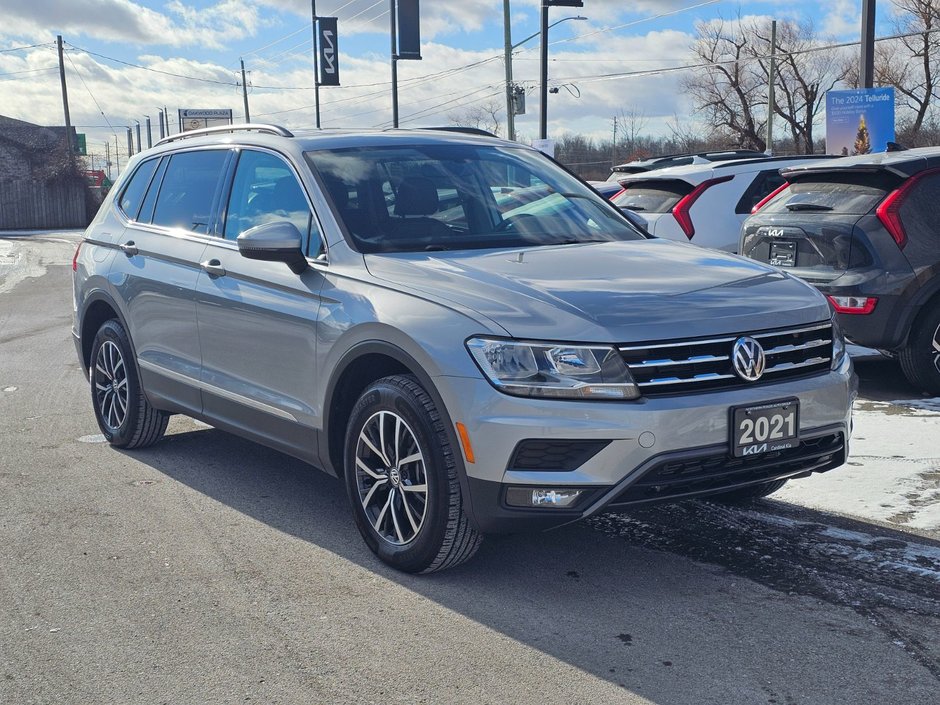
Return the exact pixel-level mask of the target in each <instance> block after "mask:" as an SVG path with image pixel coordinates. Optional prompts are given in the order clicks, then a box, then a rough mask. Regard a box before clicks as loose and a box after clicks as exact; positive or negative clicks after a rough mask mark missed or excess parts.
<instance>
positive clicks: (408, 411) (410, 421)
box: [344, 375, 482, 573]
mask: <svg viewBox="0 0 940 705" xmlns="http://www.w3.org/2000/svg"><path fill="white" fill-rule="evenodd" d="M396 424H398V425H396ZM383 428H384V429H389V430H390V432H392V431H391V430H392V429H394V431H393V434H394V439H389V438H388V437H386V436H384V435H382V436H381V438H380V437H379V436H380V433H383V432H384V431H383V430H382V429H383ZM373 438H374V439H375V440H372V439H373ZM382 440H384V444H383V443H382ZM397 443H400V444H401V448H399V447H398V446H397V445H393V444H397ZM379 446H382V454H381V455H380V454H379V452H378V449H379ZM344 451H345V452H344V458H345V469H346V473H345V475H346V490H347V493H348V495H349V501H350V504H351V505H352V512H353V517H354V518H355V521H356V526H357V527H358V529H359V532H360V533H361V534H362V537H363V539H365V542H366V544H367V545H368V546H369V548H370V549H371V550H372V552H373V553H375V555H376V556H378V557H379V558H380V559H381V560H382V561H383V562H385V563H387V564H388V565H390V566H392V567H393V568H396V569H398V570H401V571H404V572H407V573H431V572H434V571H437V570H443V569H446V568H453V567H454V566H457V565H459V564H461V563H463V562H464V561H466V560H467V559H469V558H470V557H472V556H473V554H474V553H476V551H477V549H478V548H479V547H480V543H481V541H482V537H481V536H480V534H479V533H478V532H477V531H476V530H475V529H474V528H473V527H472V526H470V523H469V521H468V519H467V517H466V515H465V514H464V511H463V498H462V496H461V491H460V481H459V480H458V478H457V464H456V460H455V457H454V448H453V447H452V446H451V443H450V440H449V438H448V435H447V429H446V428H445V425H444V421H443V419H442V418H441V414H440V412H439V411H438V409H437V407H436V406H435V404H434V402H433V401H432V400H431V397H430V396H429V395H428V393H427V392H426V391H425V390H424V388H422V387H421V385H420V384H419V383H418V381H417V380H416V379H415V378H414V377H412V376H410V375H395V376H392V377H385V378H383V379H380V380H378V381H377V382H375V383H374V384H372V385H371V386H370V387H369V388H368V389H366V391H365V392H364V393H363V394H362V396H361V397H360V398H359V401H358V402H357V403H356V406H355V407H354V408H353V410H352V414H351V416H350V419H349V425H348V427H347V430H346V443H345V449H344ZM415 456H420V460H417V459H416V460H411V461H408V460H407V459H408V458H414V457H415ZM357 459H358V460H359V461H360V464H357ZM402 461H405V462H402ZM367 470H369V472H368V473H367V472H366V471H367ZM422 486H423V487H424V496H423V498H422V496H421V490H420V488H421V487H422ZM381 507H384V509H383V508H381ZM396 509H397V511H396ZM399 515H400V521H399ZM406 519H407V520H408V522H406ZM409 523H410V525H409ZM402 527H403V528H402Z"/></svg>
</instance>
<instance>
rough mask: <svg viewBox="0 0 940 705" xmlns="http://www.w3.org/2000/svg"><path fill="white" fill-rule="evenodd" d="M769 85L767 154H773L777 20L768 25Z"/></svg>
mask: <svg viewBox="0 0 940 705" xmlns="http://www.w3.org/2000/svg"><path fill="white" fill-rule="evenodd" d="M769 73H770V85H769V86H768V87H767V145H766V152H767V154H770V155H772V154H773V153H774V108H775V106H776V105H777V97H776V95H774V91H775V89H776V87H775V85H774V84H775V83H776V82H777V20H774V21H773V22H771V23H770V72H769Z"/></svg>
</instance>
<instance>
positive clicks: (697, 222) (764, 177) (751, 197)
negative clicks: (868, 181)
mask: <svg viewBox="0 0 940 705" xmlns="http://www.w3.org/2000/svg"><path fill="white" fill-rule="evenodd" d="M825 158H826V157H825V156H822V155H806V156H792V157H762V158H755V159H740V160H735V161H727V162H721V163H707V164H692V165H689V166H676V167H669V168H667V169H657V170H655V171H652V172H644V173H642V174H635V175H632V176H626V177H624V178H622V179H620V184H621V185H622V186H623V187H624V190H623V191H621V192H620V193H619V194H618V195H616V196H614V197H613V198H612V199H611V200H612V201H613V203H614V204H615V205H617V206H618V207H620V208H629V209H630V210H632V211H636V212H638V213H640V214H641V215H642V216H643V217H644V218H645V219H646V222H647V230H648V231H649V233H650V234H651V235H654V236H656V237H662V238H667V239H669V240H678V241H679V242H689V241H691V242H692V243H694V244H696V245H701V246H702V247H712V248H715V249H718V250H725V251H727V252H734V253H737V251H738V240H739V238H740V234H741V225H742V224H743V223H744V219H745V218H747V217H748V215H750V213H751V210H752V209H753V208H754V207H755V206H757V205H758V204H759V203H760V202H761V201H763V200H764V199H765V198H766V197H767V196H769V195H770V194H772V193H774V192H775V191H776V190H777V189H779V188H781V187H782V186H783V185H784V184H785V183H786V182H785V180H784V178H783V177H782V176H780V170H781V169H785V168H788V167H792V166H801V165H804V164H806V163H807V162H808V161H815V160H819V159H825Z"/></svg>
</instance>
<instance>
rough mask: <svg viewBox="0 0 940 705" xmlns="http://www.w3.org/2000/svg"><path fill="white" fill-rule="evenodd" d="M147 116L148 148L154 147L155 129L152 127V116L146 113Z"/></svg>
mask: <svg viewBox="0 0 940 705" xmlns="http://www.w3.org/2000/svg"><path fill="white" fill-rule="evenodd" d="M144 117H146V118H147V149H150V148H151V147H153V130H151V129H150V116H149V115H145V116H144Z"/></svg>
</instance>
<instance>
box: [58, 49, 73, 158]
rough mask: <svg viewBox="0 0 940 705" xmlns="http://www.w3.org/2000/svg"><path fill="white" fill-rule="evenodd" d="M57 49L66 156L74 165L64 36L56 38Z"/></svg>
mask: <svg viewBox="0 0 940 705" xmlns="http://www.w3.org/2000/svg"><path fill="white" fill-rule="evenodd" d="M56 47H57V48H58V51H59V81H60V82H61V83H62V108H63V110H64V111H65V147H66V154H68V155H69V163H70V164H71V163H72V154H73V149H72V118H71V116H70V115H69V90H68V87H67V86H66V85H65V62H64V61H63V55H62V35H61V34H60V35H58V36H57V37H56Z"/></svg>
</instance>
